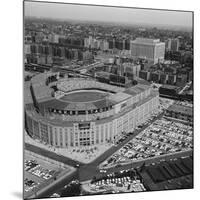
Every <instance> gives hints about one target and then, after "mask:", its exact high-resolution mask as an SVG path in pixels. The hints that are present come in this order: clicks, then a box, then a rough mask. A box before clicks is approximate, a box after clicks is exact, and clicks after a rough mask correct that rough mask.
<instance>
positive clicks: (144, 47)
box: [130, 38, 165, 64]
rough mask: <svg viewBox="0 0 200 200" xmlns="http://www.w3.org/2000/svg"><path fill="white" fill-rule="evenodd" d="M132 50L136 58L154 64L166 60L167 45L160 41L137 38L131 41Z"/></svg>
mask: <svg viewBox="0 0 200 200" xmlns="http://www.w3.org/2000/svg"><path fill="white" fill-rule="evenodd" d="M130 49H131V55H132V56H133V57H134V58H143V59H147V60H148V61H150V62H153V63H154V64H155V63H158V62H159V61H163V60H164V54H165V43H164V42H160V40H159V39H149V38H136V40H134V41H131V45H130Z"/></svg>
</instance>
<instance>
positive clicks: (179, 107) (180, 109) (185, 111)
mask: <svg viewBox="0 0 200 200" xmlns="http://www.w3.org/2000/svg"><path fill="white" fill-rule="evenodd" d="M167 110H168V111H173V112H179V113H182V114H187V115H190V116H192V115H193V108H192V107H189V106H183V105H177V104H173V105H171V106H170V107H169V108H168V109H167Z"/></svg>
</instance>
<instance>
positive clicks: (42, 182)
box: [24, 152, 71, 196]
mask: <svg viewBox="0 0 200 200" xmlns="http://www.w3.org/2000/svg"><path fill="white" fill-rule="evenodd" d="M64 171H65V172H70V171H71V169H70V168H66V167H64V168H63V166H59V165H58V164H56V163H55V164H54V163H52V162H50V161H47V160H44V159H42V158H40V157H37V156H34V155H33V154H30V153H27V152H25V158H24V191H25V196H30V195H31V194H36V193H37V192H38V191H39V190H40V188H44V187H45V186H46V185H48V184H50V183H51V182H52V181H54V180H55V178H57V177H58V176H59V175H60V174H61V172H64Z"/></svg>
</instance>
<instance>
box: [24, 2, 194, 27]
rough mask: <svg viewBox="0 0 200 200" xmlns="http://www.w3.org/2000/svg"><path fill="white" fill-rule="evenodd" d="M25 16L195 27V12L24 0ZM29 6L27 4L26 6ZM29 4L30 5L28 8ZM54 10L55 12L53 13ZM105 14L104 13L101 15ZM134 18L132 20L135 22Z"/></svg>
mask: <svg viewBox="0 0 200 200" xmlns="http://www.w3.org/2000/svg"><path fill="white" fill-rule="evenodd" d="M24 5H25V16H26V17H34V16H35V17H37V18H49V19H59V20H77V21H79V20H81V21H94V22H95V21H97V22H107V23H112V22H113V23H119V24H127V25H142V26H145V25H147V26H151V25H157V26H159V27H178V28H186V29H188V30H191V29H192V25H193V24H192V17H193V16H192V15H193V13H192V12H189V11H179V12H177V11H172V10H158V9H145V8H123V7H106V6H105V7H102V6H95V5H84V4H83V5H79V4H70V3H69V4H68V3H58V4H56V3H50V2H45V3H40V2H34V1H33V2H31V1H30V2H29V1H25V2H24ZM26 5H27V6H26ZM26 7H27V8H26ZM52 12H53V13H54V15H53V16H52ZM102 13H104V14H103V15H102ZM132 20H133V21H132Z"/></svg>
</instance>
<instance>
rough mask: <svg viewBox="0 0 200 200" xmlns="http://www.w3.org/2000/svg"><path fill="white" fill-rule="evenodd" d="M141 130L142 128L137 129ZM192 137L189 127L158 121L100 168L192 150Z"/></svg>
mask: <svg viewBox="0 0 200 200" xmlns="http://www.w3.org/2000/svg"><path fill="white" fill-rule="evenodd" d="M140 128H142V126H139V127H137V129H140ZM192 135H193V129H192V127H191V126H189V125H185V124H182V123H179V122H174V121H170V120H167V119H165V118H161V119H158V120H156V121H155V122H153V123H152V124H151V125H150V126H148V127H147V128H146V129H145V130H143V131H142V132H140V133H139V134H138V135H137V136H136V137H134V138H133V139H132V140H131V141H129V142H128V143H126V144H125V145H124V146H123V147H122V148H120V149H119V150H118V151H117V152H116V153H114V154H113V155H112V156H111V157H109V158H108V159H107V160H106V161H104V162H103V163H102V164H101V165H100V168H110V167H114V166H119V165H123V164H128V163H131V162H133V161H139V160H145V159H149V158H153V157H156V156H162V155H167V154H170V153H175V152H181V151H187V150H191V149H192V148H193V142H192V141H193V136H192Z"/></svg>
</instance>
